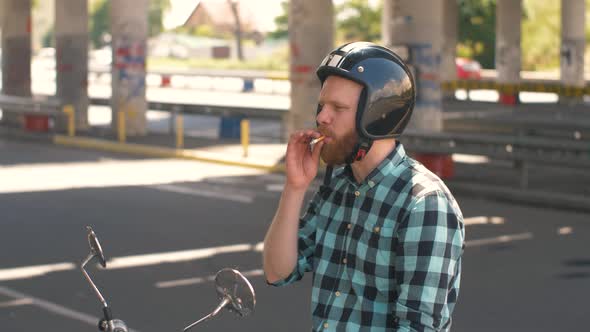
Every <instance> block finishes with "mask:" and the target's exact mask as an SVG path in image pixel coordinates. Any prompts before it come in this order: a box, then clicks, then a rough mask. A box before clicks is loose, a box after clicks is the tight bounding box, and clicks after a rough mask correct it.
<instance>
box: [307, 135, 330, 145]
mask: <svg viewBox="0 0 590 332" xmlns="http://www.w3.org/2000/svg"><path fill="white" fill-rule="evenodd" d="M324 138H326V136H320V137H318V138H314V139H312V140H311V142H309V145H314V144H316V143H318V142H320V141H322V140H323V139H324Z"/></svg>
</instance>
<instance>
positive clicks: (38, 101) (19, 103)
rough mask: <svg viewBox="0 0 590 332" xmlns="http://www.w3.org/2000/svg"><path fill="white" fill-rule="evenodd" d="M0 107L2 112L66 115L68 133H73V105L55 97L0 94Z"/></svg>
mask: <svg viewBox="0 0 590 332" xmlns="http://www.w3.org/2000/svg"><path fill="white" fill-rule="evenodd" d="M0 108H2V112H3V113H18V114H21V115H24V116H47V117H51V118H54V119H56V118H59V117H66V118H67V131H68V135H69V136H74V135H75V130H76V127H75V111H74V107H73V106H72V105H62V102H61V101H60V100H59V99H57V98H54V97H47V96H32V97H23V96H10V95H3V94H0Z"/></svg>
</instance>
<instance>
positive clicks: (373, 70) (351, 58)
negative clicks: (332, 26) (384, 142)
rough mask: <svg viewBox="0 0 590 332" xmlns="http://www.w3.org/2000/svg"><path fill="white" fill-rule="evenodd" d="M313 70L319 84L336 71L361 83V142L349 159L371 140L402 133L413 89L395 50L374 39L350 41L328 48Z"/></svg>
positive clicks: (358, 119) (358, 117)
mask: <svg viewBox="0 0 590 332" xmlns="http://www.w3.org/2000/svg"><path fill="white" fill-rule="evenodd" d="M316 73H317V75H318V78H319V79H320V81H321V82H322V84H323V83H324V81H325V80H326V78H327V77H328V76H330V75H337V76H341V77H344V78H346V79H349V80H352V81H355V82H357V83H359V84H361V85H362V86H363V91H362V93H361V97H360V99H359V104H358V109H357V114H356V130H357V133H358V136H359V141H360V142H359V144H357V146H358V147H357V149H355V150H356V151H354V153H353V156H352V158H349V159H350V160H349V161H350V162H352V160H360V159H362V157H363V156H364V154H366V152H367V151H368V149H369V148H370V146H371V144H372V142H373V141H374V140H378V139H383V138H397V137H399V136H400V135H401V134H402V132H403V131H404V129H405V127H406V125H407V124H408V122H409V120H410V117H411V114H412V110H413V109H414V103H415V101H416V89H415V83H414V79H413V77H412V74H411V72H410V70H409V68H408V67H407V65H406V64H405V63H404V62H403V61H402V60H401V58H400V57H399V56H398V55H397V54H395V53H394V52H392V51H391V50H389V49H387V48H385V47H382V46H379V45H376V44H373V43H368V42H354V43H349V44H345V45H343V46H340V47H338V48H337V49H335V50H333V51H332V52H330V54H328V55H327V56H326V57H325V58H324V60H323V61H322V63H321V64H320V66H319V67H318V69H317V72H316ZM318 111H319V109H318ZM359 152H360V154H359Z"/></svg>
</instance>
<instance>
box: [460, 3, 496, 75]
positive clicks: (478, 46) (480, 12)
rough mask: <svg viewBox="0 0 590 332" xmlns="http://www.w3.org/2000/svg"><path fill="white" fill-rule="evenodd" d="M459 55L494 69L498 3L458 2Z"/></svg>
mask: <svg viewBox="0 0 590 332" xmlns="http://www.w3.org/2000/svg"><path fill="white" fill-rule="evenodd" d="M458 4H459V38H458V45H457V46H458V55H459V56H463V57H468V58H473V59H475V60H477V61H479V62H480V63H481V65H482V67H484V68H494V67H495V63H494V58H495V52H496V1H495V0H458Z"/></svg>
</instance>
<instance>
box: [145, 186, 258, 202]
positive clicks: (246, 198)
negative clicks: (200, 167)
mask: <svg viewBox="0 0 590 332" xmlns="http://www.w3.org/2000/svg"><path fill="white" fill-rule="evenodd" d="M150 188H154V189H158V190H161V191H168V192H173V193H178V194H186V195H192V196H200V197H207V198H218V199H224V200H228V201H233V202H239V203H252V202H253V201H254V197H253V195H244V194H238V193H235V192H230V191H229V190H223V191H222V190H211V189H209V190H207V189H191V188H187V187H181V186H176V185H171V184H161V185H156V186H150Z"/></svg>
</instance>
